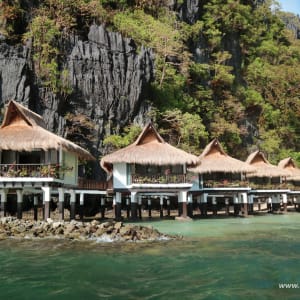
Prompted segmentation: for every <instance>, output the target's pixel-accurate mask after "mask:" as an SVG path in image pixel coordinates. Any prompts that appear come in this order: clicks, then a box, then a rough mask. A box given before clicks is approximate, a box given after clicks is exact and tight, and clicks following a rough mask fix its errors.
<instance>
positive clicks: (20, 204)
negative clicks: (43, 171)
mask: <svg viewBox="0 0 300 300" xmlns="http://www.w3.org/2000/svg"><path fill="white" fill-rule="evenodd" d="M22 212H23V191H22V190H17V218H18V219H22Z"/></svg>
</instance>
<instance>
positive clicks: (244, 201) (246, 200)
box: [241, 193, 248, 217]
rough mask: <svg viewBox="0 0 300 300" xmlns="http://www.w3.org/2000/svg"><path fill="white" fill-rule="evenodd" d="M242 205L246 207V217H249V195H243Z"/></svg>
mask: <svg viewBox="0 0 300 300" xmlns="http://www.w3.org/2000/svg"><path fill="white" fill-rule="evenodd" d="M241 203H243V207H244V216H245V217H247V216H248V199H247V193H241Z"/></svg>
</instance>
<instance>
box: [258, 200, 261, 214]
mask: <svg viewBox="0 0 300 300" xmlns="http://www.w3.org/2000/svg"><path fill="white" fill-rule="evenodd" d="M257 210H258V211H261V200H260V198H258V199H257Z"/></svg>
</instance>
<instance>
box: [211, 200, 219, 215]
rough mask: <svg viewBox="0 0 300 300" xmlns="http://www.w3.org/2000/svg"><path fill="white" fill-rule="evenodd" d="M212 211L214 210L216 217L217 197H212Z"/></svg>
mask: <svg viewBox="0 0 300 300" xmlns="http://www.w3.org/2000/svg"><path fill="white" fill-rule="evenodd" d="M212 210H213V215H214V216H216V215H217V214H218V208H217V197H216V196H213V197H212Z"/></svg>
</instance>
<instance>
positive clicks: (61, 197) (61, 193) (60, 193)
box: [58, 188, 65, 221]
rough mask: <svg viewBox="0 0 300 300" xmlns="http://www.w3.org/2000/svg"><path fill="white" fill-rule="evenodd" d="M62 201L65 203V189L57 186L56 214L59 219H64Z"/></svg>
mask: <svg viewBox="0 0 300 300" xmlns="http://www.w3.org/2000/svg"><path fill="white" fill-rule="evenodd" d="M64 203H65V190H64V189H63V188H58V215H59V220H60V221H62V220H64V217H65V216H64Z"/></svg>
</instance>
